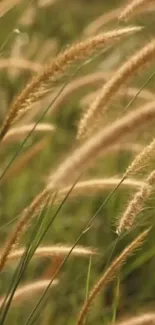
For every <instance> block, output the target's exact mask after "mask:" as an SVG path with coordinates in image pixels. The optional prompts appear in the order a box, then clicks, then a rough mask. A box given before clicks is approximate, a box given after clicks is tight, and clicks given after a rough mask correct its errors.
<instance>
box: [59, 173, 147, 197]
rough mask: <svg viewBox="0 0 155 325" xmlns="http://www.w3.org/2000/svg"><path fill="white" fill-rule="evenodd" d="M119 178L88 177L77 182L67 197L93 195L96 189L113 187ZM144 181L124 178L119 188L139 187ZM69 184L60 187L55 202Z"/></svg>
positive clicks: (118, 181)
mask: <svg viewBox="0 0 155 325" xmlns="http://www.w3.org/2000/svg"><path fill="white" fill-rule="evenodd" d="M120 181H121V178H117V177H113V178H103V179H102V178H99V179H90V180H86V181H83V182H78V183H77V184H76V185H75V186H74V188H73V190H72V192H71V194H70V196H69V198H72V197H76V196H78V195H83V194H84V195H86V196H87V195H88V196H90V195H94V193H96V192H98V191H103V190H108V189H111V188H114V187H115V186H116V185H117V184H119V183H120ZM143 184H144V182H142V181H139V180H136V179H125V180H124V182H123V183H122V184H121V185H120V189H121V188H140V187H141V186H142V185H143ZM70 187H71V185H70V186H67V187H65V188H62V189H61V190H60V191H59V192H58V194H57V197H56V200H55V203H57V202H59V201H61V200H62V198H63V197H64V196H65V195H66V194H67V193H68V191H69V189H70ZM69 198H68V199H69Z"/></svg>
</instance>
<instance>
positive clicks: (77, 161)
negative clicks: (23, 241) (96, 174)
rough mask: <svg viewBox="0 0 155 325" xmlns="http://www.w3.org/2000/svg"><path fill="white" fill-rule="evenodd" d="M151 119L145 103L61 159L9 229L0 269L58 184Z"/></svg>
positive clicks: (154, 108)
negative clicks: (44, 185) (12, 227)
mask: <svg viewBox="0 0 155 325" xmlns="http://www.w3.org/2000/svg"><path fill="white" fill-rule="evenodd" d="M153 119H155V104H154V105H153V103H151V105H146V106H145V107H143V108H140V109H138V110H136V111H135V112H131V113H129V114H126V116H124V117H123V118H122V119H119V120H118V121H116V122H114V123H113V124H112V125H111V126H110V127H107V128H106V129H105V130H101V131H99V132H98V133H97V134H96V135H95V136H93V137H91V138H90V139H88V140H87V141H86V142H85V143H84V144H83V145H81V147H79V148H77V149H76V150H75V151H74V152H73V154H72V155H71V156H69V157H68V158H67V159H66V161H65V162H63V163H62V164H61V165H60V166H59V167H58V169H57V170H56V172H55V173H54V175H53V174H52V175H51V176H50V177H49V182H48V184H47V186H46V187H45V188H44V190H43V191H42V192H40V193H39V194H38V195H37V196H36V197H35V199H34V200H33V201H32V203H31V204H30V205H29V206H28V207H27V208H26V209H25V210H24V212H23V213H22V216H21V218H20V219H19V222H18V224H17V226H16V227H15V229H14V230H13V232H12V233H11V234H10V235H9V238H8V240H7V243H6V245H5V247H4V250H3V253H2V255H1V258H0V271H1V270H2V269H3V267H4V265H5V263H6V261H7V259H8V255H9V254H10V253H11V251H12V250H13V248H15V246H16V244H17V241H18V240H19V238H20V237H21V236H22V235H23V234H24V231H25V229H27V227H28V226H29V223H30V222H31V220H32V218H33V217H34V214H35V213H36V211H38V210H40V207H41V205H42V204H44V202H45V201H46V200H47V199H48V198H49V196H50V195H51V193H53V191H55V190H56V189H57V188H59V187H60V186H62V184H64V183H67V182H68V180H69V181H70V182H71V175H72V177H73V179H75V170H76V171H78V173H79V174H80V172H81V171H82V170H84V168H88V167H89V166H90V164H91V163H92V161H93V160H94V159H95V158H97V156H98V155H99V154H100V153H101V152H103V150H106V149H107V148H109V147H110V146H112V145H114V144H115V143H117V142H118V141H120V140H121V139H122V138H124V137H125V136H126V135H128V134H130V133H131V131H133V130H134V129H138V126H142V125H144V124H146V123H148V122H149V121H152V120H153Z"/></svg>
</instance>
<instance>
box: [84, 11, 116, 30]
mask: <svg viewBox="0 0 155 325" xmlns="http://www.w3.org/2000/svg"><path fill="white" fill-rule="evenodd" d="M119 14H120V8H117V9H113V10H110V11H108V12H106V13H104V14H102V15H101V16H99V17H97V18H96V19H95V20H93V21H92V22H91V23H90V24H89V25H88V26H86V28H85V30H84V33H83V34H84V35H85V36H90V35H94V34H96V33H97V32H98V31H99V29H100V28H101V27H103V26H104V25H106V24H108V23H110V22H111V21H112V20H114V19H117V18H118V15H119Z"/></svg>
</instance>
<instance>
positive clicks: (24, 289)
mask: <svg viewBox="0 0 155 325" xmlns="http://www.w3.org/2000/svg"><path fill="white" fill-rule="evenodd" d="M50 282H51V280H50V279H49V280H39V281H33V282H30V283H28V284H25V285H23V286H20V287H19V288H18V289H17V290H16V291H15V294H14V296H13V298H12V302H13V303H18V302H21V301H23V300H25V299H27V298H28V299H30V297H32V299H33V295H35V294H38V292H40V291H41V292H42V290H43V289H46V288H47V286H48V285H49V284H50ZM58 283H59V281H58V280H54V281H53V282H52V286H50V288H52V287H55V286H56V285H57V284H58ZM8 299H9V297H8ZM4 300H5V297H0V307H1V306H2V305H3V302H4Z"/></svg>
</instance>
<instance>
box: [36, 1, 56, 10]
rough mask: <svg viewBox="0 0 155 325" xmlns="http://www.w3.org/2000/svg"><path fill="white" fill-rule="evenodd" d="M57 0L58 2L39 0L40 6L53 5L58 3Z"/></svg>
mask: <svg viewBox="0 0 155 325" xmlns="http://www.w3.org/2000/svg"><path fill="white" fill-rule="evenodd" d="M57 2H58V0H39V1H38V6H39V7H40V8H43V7H46V6H51V5H53V4H55V3H57Z"/></svg>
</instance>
